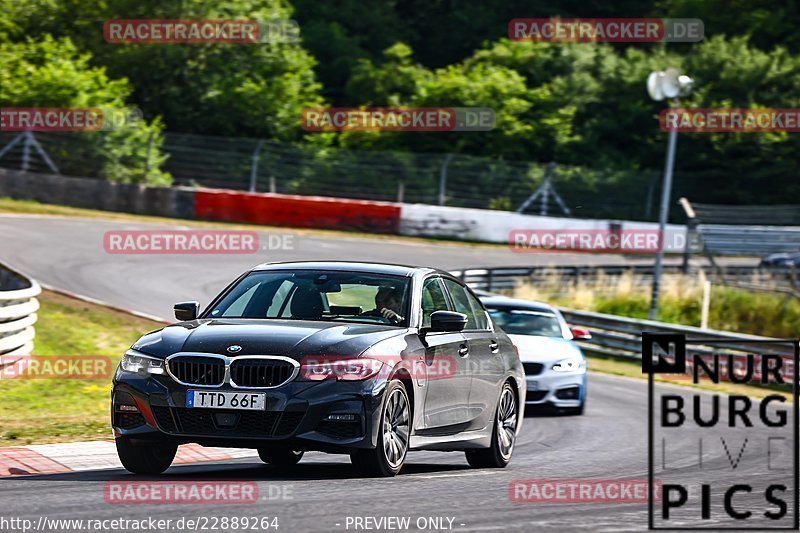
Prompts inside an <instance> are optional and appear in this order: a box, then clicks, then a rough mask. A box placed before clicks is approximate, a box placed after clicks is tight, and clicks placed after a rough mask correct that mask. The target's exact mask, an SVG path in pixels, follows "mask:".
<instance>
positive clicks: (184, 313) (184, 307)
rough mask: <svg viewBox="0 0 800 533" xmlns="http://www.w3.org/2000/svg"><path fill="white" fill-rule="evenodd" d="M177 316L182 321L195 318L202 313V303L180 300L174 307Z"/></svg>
mask: <svg viewBox="0 0 800 533" xmlns="http://www.w3.org/2000/svg"><path fill="white" fill-rule="evenodd" d="M173 311H175V318H177V319H178V320H180V321H182V322H183V321H186V320H194V319H195V318H197V315H199V314H200V304H199V303H198V302H179V303H176V304H175V307H173Z"/></svg>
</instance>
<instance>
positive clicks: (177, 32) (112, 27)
mask: <svg viewBox="0 0 800 533" xmlns="http://www.w3.org/2000/svg"><path fill="white" fill-rule="evenodd" d="M103 37H104V38H105V40H106V42H107V43H110V44H259V43H295V42H298V41H299V39H300V26H299V25H298V23H297V22H296V21H294V20H290V19H274V20H266V21H259V20H237V19H230V20H189V19H170V20H166V19H116V20H107V21H105V23H104V24H103Z"/></svg>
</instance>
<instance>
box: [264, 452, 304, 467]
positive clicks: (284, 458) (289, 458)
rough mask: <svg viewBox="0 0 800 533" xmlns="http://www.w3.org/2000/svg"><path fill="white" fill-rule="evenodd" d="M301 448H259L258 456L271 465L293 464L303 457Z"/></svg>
mask: <svg viewBox="0 0 800 533" xmlns="http://www.w3.org/2000/svg"><path fill="white" fill-rule="evenodd" d="M304 453H305V452H303V450H284V449H279V450H273V449H270V448H259V449H258V456H259V457H260V458H261V460H262V461H264V462H265V463H267V464H268V465H273V466H294V465H296V464H297V463H299V462H300V459H302V458H303V454H304Z"/></svg>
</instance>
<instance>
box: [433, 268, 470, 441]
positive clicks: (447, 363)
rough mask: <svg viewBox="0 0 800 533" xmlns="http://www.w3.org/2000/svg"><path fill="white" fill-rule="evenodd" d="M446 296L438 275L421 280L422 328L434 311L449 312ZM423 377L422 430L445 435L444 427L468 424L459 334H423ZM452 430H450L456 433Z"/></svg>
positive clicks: (466, 378) (466, 376) (464, 348)
mask: <svg viewBox="0 0 800 533" xmlns="http://www.w3.org/2000/svg"><path fill="white" fill-rule="evenodd" d="M452 310H453V309H452V307H451V306H450V302H449V301H448V299H447V293H446V291H445V289H444V285H443V284H442V279H441V277H439V276H433V277H429V278H427V279H425V281H424V282H423V286H422V327H423V328H426V327H429V326H430V316H431V314H432V313H433V312H434V311H452ZM423 342H424V344H425V361H424V370H425V374H426V376H427V380H426V382H425V386H426V387H427V388H428V391H427V393H426V395H425V408H424V417H423V424H424V428H425V430H435V429H440V430H443V432H447V428H448V426H463V424H464V423H466V422H468V421H469V409H468V404H469V387H470V378H469V372H468V368H467V361H466V359H465V358H464V357H463V356H460V355H459V351H461V352H462V354H466V353H467V351H468V347H467V343H466V340H465V339H464V335H463V334H462V333H461V332H450V331H446V332H427V333H425V335H424V339H423ZM461 429H463V428H462V427H454V428H452V431H460V430H461Z"/></svg>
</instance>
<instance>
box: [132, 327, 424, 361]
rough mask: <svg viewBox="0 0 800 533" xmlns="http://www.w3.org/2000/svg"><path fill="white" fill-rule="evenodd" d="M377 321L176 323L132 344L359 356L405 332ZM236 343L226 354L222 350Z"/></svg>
mask: <svg viewBox="0 0 800 533" xmlns="http://www.w3.org/2000/svg"><path fill="white" fill-rule="evenodd" d="M408 331H409V330H407V329H405V328H398V327H392V326H384V325H381V324H343V323H341V322H337V323H331V322H317V321H306V320H244V319H242V320H228V319H206V320H194V321H191V322H181V323H178V324H174V325H171V326H167V327H165V328H163V329H160V330H158V331H154V332H151V333H148V334H147V335H145V336H143V337H142V338H141V339H139V340H138V341H137V342H136V344H134V345H133V348H134V349H135V350H138V351H140V352H143V353H146V354H149V355H154V356H159V357H166V356H168V355H172V354H174V353H177V352H203V353H217V354H223V355H228V356H237V355H283V356H287V357H292V358H294V359H297V360H300V358H301V357H302V356H304V355H353V356H355V355H360V354H361V353H362V352H363V351H364V350H366V349H367V348H369V347H370V346H372V345H373V344H375V343H377V342H379V341H382V340H384V339H388V338H390V337H395V336H398V335H403V334H406V333H408ZM234 344H236V345H239V346H241V348H242V349H241V351H239V352H237V353H235V354H232V353H231V352H229V351H228V350H227V349H228V347H229V346H232V345H234Z"/></svg>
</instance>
